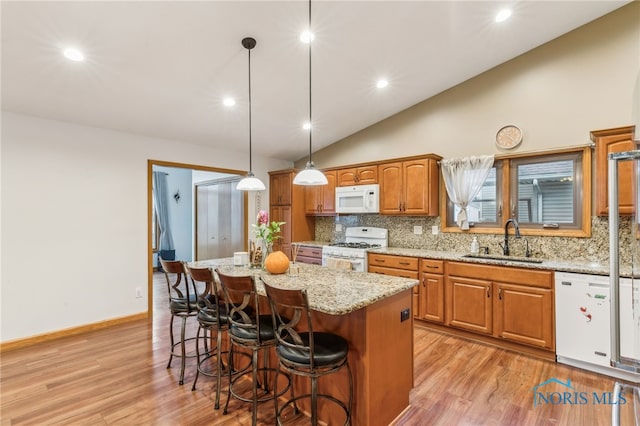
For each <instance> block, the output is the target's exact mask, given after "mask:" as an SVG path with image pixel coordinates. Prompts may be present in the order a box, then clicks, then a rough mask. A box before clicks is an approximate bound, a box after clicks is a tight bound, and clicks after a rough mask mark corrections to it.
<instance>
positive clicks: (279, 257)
mask: <svg viewBox="0 0 640 426" xmlns="http://www.w3.org/2000/svg"><path fill="white" fill-rule="evenodd" d="M264 267H265V268H266V269H267V271H269V272H271V273H272V274H284V273H285V272H287V269H289V258H288V257H287V255H286V254H284V253H283V252H281V251H280V250H278V251H274V252H273V253H270V254H269V256H267V258H266V259H265V261H264Z"/></svg>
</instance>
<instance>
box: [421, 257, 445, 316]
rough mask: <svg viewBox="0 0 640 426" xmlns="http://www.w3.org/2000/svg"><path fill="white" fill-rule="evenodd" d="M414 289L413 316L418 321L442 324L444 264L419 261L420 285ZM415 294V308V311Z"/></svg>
mask: <svg viewBox="0 0 640 426" xmlns="http://www.w3.org/2000/svg"><path fill="white" fill-rule="evenodd" d="M413 289H414V310H413V312H414V316H415V317H416V318H419V319H423V320H427V321H432V322H436V323H439V324H443V323H444V262H443V261H442V260H431V259H420V285H419V286H416V287H414V288H413ZM416 293H417V300H418V303H417V306H418V307H419V309H416V308H415V306H416V303H415V300H416Z"/></svg>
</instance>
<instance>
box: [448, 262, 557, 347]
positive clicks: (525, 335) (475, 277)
mask: <svg viewBox="0 0 640 426" xmlns="http://www.w3.org/2000/svg"><path fill="white" fill-rule="evenodd" d="M447 271H448V275H447V294H446V298H447V312H446V324H447V325H449V326H451V327H456V328H460V329H464V330H469V331H473V332H475V333H482V334H485V335H490V336H493V337H494V338H497V339H502V340H505V341H510V342H516V343H521V344H525V345H529V346H533V347H538V348H543V349H547V350H554V349H555V338H554V323H553V318H554V312H553V274H552V272H551V271H543V270H537V269H536V270H534V269H525V268H513V267H503V266H493V265H478V264H467V263H463V262H447Z"/></svg>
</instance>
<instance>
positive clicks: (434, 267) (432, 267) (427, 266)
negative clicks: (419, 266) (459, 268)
mask: <svg viewBox="0 0 640 426" xmlns="http://www.w3.org/2000/svg"><path fill="white" fill-rule="evenodd" d="M424 267H425V268H429V269H438V266H431V265H425V266H424Z"/></svg>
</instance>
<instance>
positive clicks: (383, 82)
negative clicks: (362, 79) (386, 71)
mask: <svg viewBox="0 0 640 426" xmlns="http://www.w3.org/2000/svg"><path fill="white" fill-rule="evenodd" d="M388 85H389V81H387V80H385V79H384V78H382V79H380V80H378V81H377V82H376V87H377V88H378V89H384V88H385V87H387V86H388Z"/></svg>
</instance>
